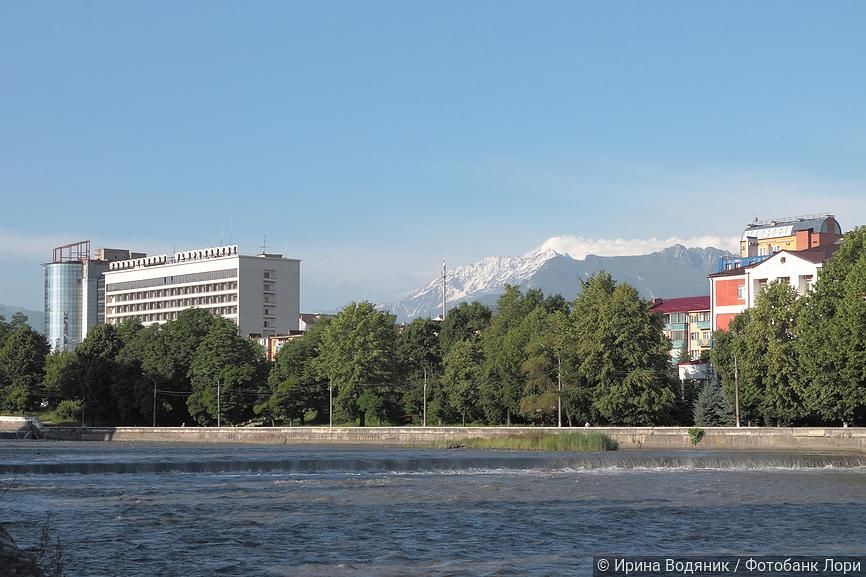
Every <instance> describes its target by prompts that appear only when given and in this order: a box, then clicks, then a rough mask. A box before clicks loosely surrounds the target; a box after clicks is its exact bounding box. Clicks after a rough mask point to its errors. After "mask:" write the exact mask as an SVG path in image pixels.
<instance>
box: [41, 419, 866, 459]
mask: <svg viewBox="0 0 866 577" xmlns="http://www.w3.org/2000/svg"><path fill="white" fill-rule="evenodd" d="M565 432H571V433H573V432H598V433H603V434H605V435H607V436H609V437H610V438H612V439H613V440H615V441H616V442H617V443H618V445H619V448H620V449H654V450H659V449H662V450H663V449H696V448H697V449H720V450H722V449H724V450H761V451H829V452H844V453H866V428H863V427H850V428H840V427H802V428H790V427H779V428H771V427H740V428H736V427H707V428H705V429H703V435H702V437H701V439H700V441H699V442H698V443H697V444H694V443H693V442H692V439H691V438H690V436H689V428H687V427H589V428H584V427H580V428H566V427H563V428H561V429H560V428H557V427H221V428H217V427H47V426H46V427H43V428H42V430H41V431H40V438H42V439H46V440H54V441H123V442H172V443H178V442H181V443H183V442H190V443H252V444H268V445H301V444H304V445H309V444H323V445H388V446H418V445H423V444H430V443H441V442H447V441H458V440H461V439H469V438H477V439H491V438H501V437H512V436H515V435H518V436H519V435H538V434H561V433H565Z"/></svg>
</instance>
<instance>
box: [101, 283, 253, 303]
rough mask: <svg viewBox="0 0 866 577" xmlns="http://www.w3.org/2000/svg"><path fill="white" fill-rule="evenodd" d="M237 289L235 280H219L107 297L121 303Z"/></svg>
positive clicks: (113, 301) (111, 300)
mask: <svg viewBox="0 0 866 577" xmlns="http://www.w3.org/2000/svg"><path fill="white" fill-rule="evenodd" d="M236 290H238V283H237V282H220V283H213V284H202V285H194V286H186V287H175V288H170V289H161V290H154V291H141V292H135V293H126V294H122V295H111V296H109V297H108V302H109V303H122V302H129V301H143V300H153V299H166V298H169V297H175V296H182V295H193V294H201V293H210V292H223V291H236Z"/></svg>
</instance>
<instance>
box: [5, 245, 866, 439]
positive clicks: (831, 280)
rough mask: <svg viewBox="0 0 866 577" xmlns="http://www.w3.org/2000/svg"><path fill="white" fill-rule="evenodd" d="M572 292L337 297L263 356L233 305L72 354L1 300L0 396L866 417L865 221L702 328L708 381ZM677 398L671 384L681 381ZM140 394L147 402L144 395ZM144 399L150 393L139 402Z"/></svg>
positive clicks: (334, 414)
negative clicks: (345, 302) (747, 303)
mask: <svg viewBox="0 0 866 577" xmlns="http://www.w3.org/2000/svg"><path fill="white" fill-rule="evenodd" d="M582 289H583V290H582V291H581V293H580V294H579V295H578V296H577V298H576V299H575V300H574V301H573V302H567V301H565V300H564V299H563V298H562V297H560V296H558V295H555V296H548V297H545V295H543V294H542V293H541V292H540V291H538V290H533V289H530V290H527V291H521V290H520V289H519V288H517V287H513V286H507V287H506V290H505V293H504V294H503V295H502V296H501V297H500V298H499V300H498V303H497V306H496V308H495V310H491V309H490V308H488V307H485V306H483V305H481V304H479V303H477V302H475V303H463V304H461V305H460V306H458V307H456V308H455V309H453V310H451V311H450V312H449V314H448V316H447V318H446V319H445V320H444V321H443V322H441V323H440V322H438V321H433V320H431V319H416V320H414V321H413V322H411V323H409V324H408V325H406V326H404V327H401V326H398V325H397V324H396V323H395V320H394V317H393V316H391V315H389V314H387V313H384V312H381V311H378V310H376V309H375V307H374V306H373V305H371V304H370V303H367V302H360V303H352V304H351V305H349V306H347V307H345V308H344V309H343V310H342V311H341V312H340V313H339V314H338V315H336V316H335V317H334V318H333V319H331V320H330V321H326V322H322V323H320V324H318V325H315V326H314V327H313V328H312V329H311V330H310V331H309V332H308V333H307V334H306V335H305V336H304V337H303V338H301V339H298V340H293V341H290V342H288V343H286V344H285V346H284V347H283V349H282V351H281V352H280V354H279V355H278V357H277V359H276V362H275V363H273V364H268V363H266V362H265V360H264V359H263V357H262V355H261V351H260V350H259V348H258V346H257V345H255V344H254V343H253V342H251V341H249V340H247V339H244V338H242V337H240V336H239V335H238V334H237V328H236V326H235V325H234V324H232V323H231V322H229V321H227V320H225V319H222V318H218V317H213V316H211V315H209V314H208V313H206V312H205V311H202V310H197V309H190V310H187V311H185V312H184V313H182V314H181V315H180V317H179V318H178V320H176V321H172V322H168V323H165V324H163V325H153V326H149V327H143V326H142V325H140V324H139V323H137V322H128V323H126V324H123V325H120V326H118V327H114V326H110V325H101V326H98V327H95V328H94V329H93V330H91V331H90V333H89V334H88V337H87V339H85V341H84V342H83V343H82V344H81V345H80V346H79V347H78V348H77V349H76V350H75V352H74V353H53V354H50V355H49V354H47V353H48V344H47V343H46V342H45V339H44V338H43V337H42V336H41V335H39V334H38V333H36V332H35V331H33V330H32V329H31V328H30V327H28V326H27V324H26V318H25V317H23V316H22V315H16V316H15V317H13V319H12V320H11V322H6V321H5V319H2V318H0V405H2V407H0V408H2V409H3V410H7V411H10V410H11V411H15V412H21V411H32V410H36V409H39V408H44V405H45V404H46V403H47V404H48V406H49V408H52V407H55V406H57V404H58V403H60V402H61V401H63V400H68V401H69V400H71V401H77V402H78V403H80V406H81V410H82V411H83V420H84V422H87V423H91V424H150V423H152V422H153V421H154V418H155V420H156V421H157V422H158V423H159V424H175V425H176V424H181V423H185V422H190V423H191V422H197V423H200V424H210V423H212V422H215V421H216V420H217V418H218V417H219V418H220V419H221V420H223V421H225V422H226V423H241V422H245V421H249V420H252V419H261V420H266V421H270V422H274V423H276V422H280V423H295V422H298V423H304V422H311V421H312V422H317V423H327V422H328V421H329V420H330V419H331V418H333V421H334V422H335V423H355V424H360V425H365V424H406V423H420V422H421V421H422V419H423V415H424V408H425V394H424V383H425V382H426V385H427V394H426V416H427V422H428V423H442V424H454V423H484V424H517V423H532V424H548V425H551V424H556V422H557V420H558V414H559V411H560V407H561V412H562V415H563V421H564V424H567V425H581V424H583V423H584V422H586V421H589V422H591V423H593V424H621V425H649V424H674V423H678V424H691V422H692V406H691V404H690V403H691V402H692V401H693V400H695V398H696V397H698V402H697V405H696V407H695V411H696V414H695V415H694V416H695V421H697V422H698V423H699V424H731V423H732V415H731V412H732V406H733V403H732V401H733V399H734V394H735V393H734V390H735V388H737V387H738V392H739V404H740V408H741V418H742V420H743V421H744V422H746V421H750V422H752V423H754V424H766V425H777V424H811V423H834V424H838V423H854V422H863V421H864V419H866V333H864V331H863V328H864V327H866V298H864V297H866V229H858V230H856V231H854V232H853V233H850V234H849V235H847V236H846V240H845V242H844V243H843V244H842V246H841V248H840V249H839V250H838V251H837V252H836V254H835V255H834V257H833V258H832V259H830V261H828V262H827V263H826V264H825V266H824V269H823V271H822V274H821V276H820V278H819V279H818V282H817V283H816V285H815V288H814V290H813V291H812V292H811V293H810V294H809V295H807V296H805V297H798V295H797V294H796V293H795V292H794V291H792V290H791V289H790V288H789V287H788V286H787V285H784V284H775V285H771V286H770V287H768V288H767V289H766V290H765V291H764V292H763V293H762V294H761V295H760V296H759V298H758V300H757V303H756V306H755V307H754V308H753V309H750V310H748V311H746V312H745V313H743V314H741V315H739V316H738V317H736V319H734V321H733V322H732V323H731V326H730V328H729V330H728V331H726V332H722V333H717V334H716V335H715V337H714V338H715V346H714V349H713V352H712V360H713V364H714V366H715V368H716V370H717V371H718V373H719V375H720V377H721V382H722V387H721V389H719V388H714V387H712V386H708V387H706V388H705V390H704V391H702V392H701V395H697V391H691V390H686V391H685V395H682V394H681V390H680V389H679V386H678V385H677V383H676V381H675V375H674V374H673V373H672V371H671V367H670V365H669V358H670V357H669V347H670V341H669V340H668V339H666V338H665V337H664V336H663V333H662V324H661V323H662V321H661V318H660V316H659V315H657V314H653V313H651V312H650V311H649V305H648V303H647V302H646V301H644V300H642V299H641V298H640V297H639V295H638V293H637V291H636V290H635V289H634V288H633V287H631V286H629V285H628V284H618V283H616V282H615V281H614V280H613V279H612V278H611V277H610V275H608V274H605V273H600V274H597V275H595V276H593V277H590V278H589V279H588V280H586V281H585V282H583V287H582ZM683 396H684V397H685V399H683V398H682V397H683ZM154 398H155V399H156V403H154ZM154 405H156V407H155V409H154Z"/></svg>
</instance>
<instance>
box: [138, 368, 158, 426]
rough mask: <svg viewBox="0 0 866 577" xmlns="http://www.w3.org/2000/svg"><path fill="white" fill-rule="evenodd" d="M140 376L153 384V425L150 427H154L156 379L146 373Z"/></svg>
mask: <svg viewBox="0 0 866 577" xmlns="http://www.w3.org/2000/svg"><path fill="white" fill-rule="evenodd" d="M141 374H142V376H144V377H147V378H148V379H150V382H151V383H153V424H152V425H151V426H152V427H156V379H154V378H153V377H151V376H150V375H148V374H147V373H141Z"/></svg>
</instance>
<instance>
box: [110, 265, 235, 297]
mask: <svg viewBox="0 0 866 577" xmlns="http://www.w3.org/2000/svg"><path fill="white" fill-rule="evenodd" d="M237 277H238V269H236V268H227V269H222V270H211V271H207V272H196V273H192V274H179V275H175V276H164V277H158V278H148V279H144V280H132V281H126V282H116V283H111V284H109V285H108V287H107V288H106V290H107V291H108V292H117V291H128V290H135V289H144V288H151V287H158V286H166V285H173V284H187V283H193V282H204V281H209V280H221V279H225V278H237Z"/></svg>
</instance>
